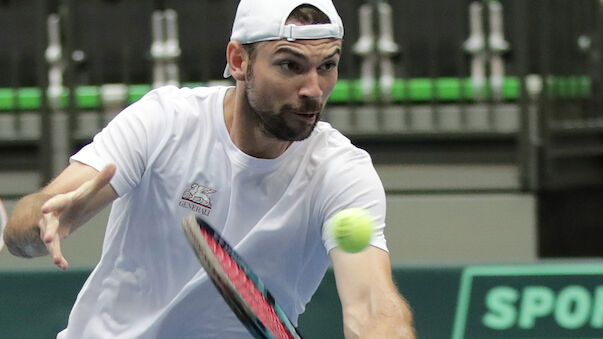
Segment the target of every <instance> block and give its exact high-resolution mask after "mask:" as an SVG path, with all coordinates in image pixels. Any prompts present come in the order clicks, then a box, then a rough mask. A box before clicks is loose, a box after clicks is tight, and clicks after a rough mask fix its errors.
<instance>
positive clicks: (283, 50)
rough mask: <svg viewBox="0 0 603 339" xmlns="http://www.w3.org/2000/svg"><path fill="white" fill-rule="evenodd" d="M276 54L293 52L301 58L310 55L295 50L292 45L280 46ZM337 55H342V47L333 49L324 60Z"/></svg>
mask: <svg viewBox="0 0 603 339" xmlns="http://www.w3.org/2000/svg"><path fill="white" fill-rule="evenodd" d="M274 54H291V55H293V56H294V57H297V58H300V59H304V60H307V59H308V57H307V56H306V55H304V54H303V53H300V52H298V51H296V50H294V49H293V48H291V47H288V46H281V47H279V48H278V49H277V50H276V52H274ZM336 55H341V49H340V48H339V47H338V48H336V49H335V51H333V53H331V54H329V55H327V56H326V57H324V58H323V60H327V59H331V58H333V57H334V56H336Z"/></svg>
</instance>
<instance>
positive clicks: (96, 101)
mask: <svg viewBox="0 0 603 339" xmlns="http://www.w3.org/2000/svg"><path fill="white" fill-rule="evenodd" d="M76 104H77V106H78V107H80V108H84V109H95V108H98V107H100V106H101V98H100V88H99V87H97V86H81V87H78V88H77V89H76Z"/></svg>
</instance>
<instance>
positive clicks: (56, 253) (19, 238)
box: [4, 162, 117, 269]
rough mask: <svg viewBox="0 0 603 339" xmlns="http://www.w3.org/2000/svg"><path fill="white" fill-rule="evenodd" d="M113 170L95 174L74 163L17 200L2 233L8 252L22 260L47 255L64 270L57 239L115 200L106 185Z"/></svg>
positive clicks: (114, 194)
mask: <svg viewBox="0 0 603 339" xmlns="http://www.w3.org/2000/svg"><path fill="white" fill-rule="evenodd" d="M115 171H116V168H115V165H114V164H109V165H107V166H106V167H105V168H104V169H103V170H102V171H101V172H99V171H97V170H96V169H94V168H92V167H90V166H88V165H85V164H82V163H80V162H74V163H72V164H71V165H69V166H68V167H67V168H66V169H65V170H63V172H62V173H61V174H59V176H57V177H56V178H55V179H54V180H53V181H52V182H51V183H50V184H48V185H47V186H46V187H44V188H43V189H42V190H41V191H39V192H36V193H32V194H29V195H27V196H25V197H23V198H22V199H21V200H19V202H18V203H17V205H16V206H15V208H14V210H13V212H12V214H11V216H10V217H9V219H8V223H7V225H6V229H5V231H4V241H5V243H6V247H7V248H8V250H9V251H10V253H12V254H13V255H16V256H20V257H25V258H31V257H38V256H43V255H46V254H50V255H51V256H52V258H53V262H54V263H55V265H57V266H59V267H60V268H61V269H66V268H67V267H68V263H67V261H66V260H65V258H64V257H63V255H62V253H61V247H60V240H61V239H62V238H64V237H66V236H67V235H69V234H71V233H72V232H73V231H75V230H76V229H77V228H78V227H80V226H81V225H83V224H84V223H86V222H87V221H88V220H89V219H90V218H91V217H92V216H94V215H95V214H96V213H98V212H99V211H100V210H102V209H103V208H104V207H105V206H107V205H108V204H109V203H110V202H112V201H113V200H115V199H116V198H117V193H115V190H113V188H112V187H111V185H110V184H109V181H110V180H111V178H112V177H113V175H114V174H115Z"/></svg>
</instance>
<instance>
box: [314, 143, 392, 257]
mask: <svg viewBox="0 0 603 339" xmlns="http://www.w3.org/2000/svg"><path fill="white" fill-rule="evenodd" d="M339 158H340V159H339V160H337V165H336V166H331V167H330V169H329V170H328V171H327V173H326V175H325V176H324V180H323V189H322V194H321V198H320V199H319V200H321V202H322V207H321V212H320V215H322V220H324V222H323V225H322V226H323V227H322V239H323V243H324V246H325V248H326V250H327V252H328V251H330V250H331V249H333V248H334V247H336V246H337V243H336V242H335V239H334V237H333V236H332V234H331V232H330V230H329V227H330V223H331V219H332V217H333V215H334V214H335V213H337V212H338V211H341V210H343V209H347V208H352V207H355V208H364V209H366V210H368V212H369V213H370V215H371V217H372V218H373V221H374V233H373V237H372V239H371V242H370V244H371V245H372V246H375V247H378V248H380V249H383V250H385V251H387V250H388V249H387V244H386V240H385V235H384V230H385V213H386V202H385V201H386V200H385V190H384V189H383V184H382V183H381V179H380V178H379V175H378V174H377V172H376V170H375V168H374V166H373V164H372V161H371V158H370V156H369V155H368V153H366V152H365V151H362V150H355V151H354V152H351V153H350V154H347V155H345V156H342V157H339Z"/></svg>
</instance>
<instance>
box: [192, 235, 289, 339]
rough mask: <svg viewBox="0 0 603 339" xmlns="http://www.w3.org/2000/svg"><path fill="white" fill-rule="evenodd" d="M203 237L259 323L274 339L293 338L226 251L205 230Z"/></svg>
mask: <svg viewBox="0 0 603 339" xmlns="http://www.w3.org/2000/svg"><path fill="white" fill-rule="evenodd" d="M201 231H202V233H203V236H204V237H205V238H206V239H207V240H208V241H207V242H208V243H209V245H210V248H211V250H212V252H213V253H214V255H215V257H216V259H218V262H219V263H220V266H222V268H223V269H224V272H226V274H227V275H228V278H229V279H230V280H231V282H232V283H233V284H234V285H235V287H236V289H237V291H239V293H240V294H241V296H242V297H243V299H245V301H246V302H247V304H248V305H249V307H251V309H252V310H253V311H254V312H255V314H256V315H257V317H258V318H259V319H260V321H261V323H262V324H263V325H264V326H265V327H266V328H267V329H268V330H269V331H270V333H271V334H272V335H273V336H274V337H275V338H276V339H281V338H283V339H290V338H293V337H292V335H291V333H290V332H289V330H288V329H287V328H286V327H285V325H284V324H283V322H282V321H281V319H280V318H279V316H278V315H277V314H276V312H275V310H274V308H273V307H272V306H271V305H270V303H269V302H268V301H267V300H266V298H265V296H264V295H263V294H262V292H261V291H260V290H258V288H257V287H256V286H255V284H254V283H253V281H252V280H251V279H249V277H248V276H247V274H246V273H245V271H244V270H243V269H242V268H241V267H240V266H239V264H238V263H237V262H236V260H235V259H234V258H232V257H231V256H230V255H229V254H228V253H227V252H226V250H225V249H224V248H223V247H222V246H220V244H219V243H218V242H217V241H216V239H215V238H214V237H213V236H212V235H210V234H209V233H208V232H207V231H206V230H204V229H202V230H201Z"/></svg>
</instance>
